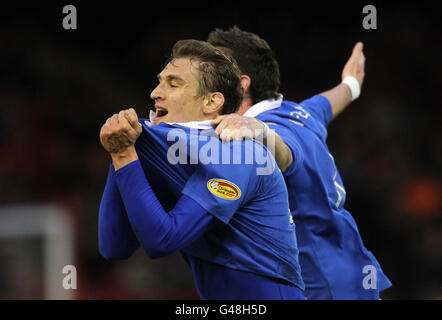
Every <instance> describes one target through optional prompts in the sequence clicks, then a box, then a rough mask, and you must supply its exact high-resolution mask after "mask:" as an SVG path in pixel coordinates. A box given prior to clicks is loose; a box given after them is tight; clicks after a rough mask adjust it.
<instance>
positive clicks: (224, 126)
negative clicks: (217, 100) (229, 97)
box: [212, 113, 264, 143]
mask: <svg viewBox="0 0 442 320" xmlns="http://www.w3.org/2000/svg"><path fill="white" fill-rule="evenodd" d="M212 125H213V126H217V127H216V129H215V131H216V133H217V134H218V136H219V137H220V139H221V140H222V141H223V142H224V143H225V142H229V141H231V140H237V141H241V140H244V139H254V138H256V136H258V135H259V134H262V132H263V130H264V123H263V122H261V121H259V120H258V119H255V118H250V117H242V116H239V115H237V114H234V113H232V114H228V115H222V116H218V117H217V118H215V119H214V120H212Z"/></svg>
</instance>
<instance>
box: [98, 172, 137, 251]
mask: <svg viewBox="0 0 442 320" xmlns="http://www.w3.org/2000/svg"><path fill="white" fill-rule="evenodd" d="M139 246H140V244H139V242H138V239H137V238H136V236H135V234H134V232H133V230H132V227H131V225H130V222H129V219H128V218H127V214H126V209H125V208H124V203H123V200H122V199H121V196H120V192H119V190H118V187H117V183H116V180H115V169H114V166H113V165H112V164H111V165H110V167H109V173H108V176H107V181H106V185H105V187H104V192H103V196H102V197H101V202H100V208H99V212H98V250H99V252H100V254H101V255H102V256H103V257H104V258H106V259H108V260H119V259H128V258H129V257H130V256H131V255H132V254H133V253H134V252H135V250H137V249H138V248H139Z"/></svg>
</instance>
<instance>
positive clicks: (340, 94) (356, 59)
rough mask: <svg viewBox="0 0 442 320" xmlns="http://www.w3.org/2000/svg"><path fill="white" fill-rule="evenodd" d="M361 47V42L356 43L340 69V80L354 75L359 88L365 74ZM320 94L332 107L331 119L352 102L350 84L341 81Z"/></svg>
mask: <svg viewBox="0 0 442 320" xmlns="http://www.w3.org/2000/svg"><path fill="white" fill-rule="evenodd" d="M363 47H364V46H363V43H362V42H358V43H356V45H355V46H354V48H353V52H352V54H351V56H350V58H349V59H348V61H347V63H346V64H345V66H344V69H343V70H342V81H344V79H346V77H348V76H350V77H354V78H355V79H356V80H357V82H358V84H359V88H361V87H362V83H363V82H364V76H365V56H364V53H363ZM320 94H321V95H322V96H324V97H326V98H327V99H328V100H329V102H330V104H331V108H332V113H333V119H334V118H335V117H336V116H337V115H339V114H340V113H341V112H342V111H343V110H344V109H345V108H346V107H347V106H348V105H349V104H350V103H351V102H352V93H351V91H350V86H349V85H348V84H347V83H344V82H341V83H340V84H338V85H337V86H336V87H334V88H333V89H330V90H327V91H324V92H322V93H320ZM354 98H356V97H354Z"/></svg>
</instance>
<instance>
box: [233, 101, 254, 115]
mask: <svg viewBox="0 0 442 320" xmlns="http://www.w3.org/2000/svg"><path fill="white" fill-rule="evenodd" d="M251 106H253V101H252V99H251V98H248V97H245V98H244V99H243V100H242V103H241V106H240V107H239V109H238V111H237V112H236V113H237V114H239V115H240V116H242V115H243V114H244V113H245V112H246V111H247V110H249V109H250V107H251Z"/></svg>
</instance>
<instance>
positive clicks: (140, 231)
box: [99, 40, 304, 299]
mask: <svg viewBox="0 0 442 320" xmlns="http://www.w3.org/2000/svg"><path fill="white" fill-rule="evenodd" d="M158 79H159V84H158V86H157V87H156V88H155V89H154V90H153V91H152V93H151V98H152V99H153V100H155V108H156V114H154V115H152V116H151V121H140V122H138V119H137V116H136V113H135V110H133V109H128V110H123V111H121V112H120V113H119V114H116V115H114V116H112V117H111V118H109V119H108V120H107V121H106V123H105V124H104V125H103V127H102V129H101V132H100V140H101V143H102V145H103V147H104V148H105V149H106V150H107V151H108V152H109V153H110V155H111V158H112V165H111V167H110V170H109V175H108V180H107V183H106V186H105V190H104V194H103V197H102V200H101V204H100V212H99V247H100V252H101V254H102V255H103V256H104V257H106V258H108V259H127V258H129V257H130V256H131V255H132V254H133V252H134V251H135V250H136V249H137V248H138V247H139V245H140V244H141V245H142V246H143V248H144V250H145V251H146V252H147V254H148V255H149V256H150V257H152V258H157V257H162V256H165V255H168V254H171V253H174V252H176V251H178V250H181V253H182V254H183V257H184V258H185V260H186V262H187V263H188V264H189V266H190V268H191V270H192V272H193V275H194V280H195V284H196V287H197V290H198V293H199V295H200V297H201V298H202V299H304V296H303V294H302V289H303V288H304V285H303V282H302V279H301V277H300V269H299V263H298V249H297V244H296V236H295V233H294V231H295V230H294V229H295V226H294V224H293V223H292V221H291V216H290V213H289V204H288V200H287V199H288V194H287V189H286V187H285V183H284V179H283V176H282V174H281V173H280V171H279V170H277V169H276V170H275V168H276V163H275V162H274V159H273V157H272V156H271V155H270V153H267V150H266V148H265V147H263V145H262V144H260V143H258V142H255V141H252V140H248V141H243V142H241V143H239V144H235V143H230V144H222V143H221V142H220V141H219V139H218V136H217V135H216V134H215V132H214V130H213V127H212V126H211V119H214V118H215V117H216V116H217V115H219V114H220V113H228V112H234V111H235V110H236V109H237V108H238V107H239V105H240V103H241V100H242V93H243V91H242V88H241V84H240V72H239V69H238V67H237V66H236V64H234V63H233V61H232V60H231V59H230V58H228V57H227V56H226V55H224V54H222V53H221V51H219V50H216V49H215V48H213V47H212V46H210V45H209V44H207V43H205V42H200V41H196V40H186V41H179V42H178V43H177V44H176V45H175V46H174V49H173V52H172V59H171V60H170V61H169V63H168V64H167V65H166V67H165V68H164V69H163V71H161V72H160V73H159V75H158ZM201 120H206V121H201ZM189 121H191V122H189ZM140 123H141V124H142V126H140V125H139V124H140ZM203 129H206V130H203ZM177 137H178V141H177V139H176V138H177ZM235 145H236V146H239V148H235ZM204 148H205V149H204ZM195 149H196V150H199V151H198V152H196V153H195V152H192V150H193V151H195ZM209 149H210V152H208V150H209ZM201 150H206V153H204V152H202V151H201ZM238 151H239V152H240V153H239V154H238V153H236V152H238ZM255 152H256V154H262V155H264V156H266V155H268V157H267V159H269V161H271V163H270V166H267V169H269V168H270V169H271V170H265V169H266V168H262V166H261V165H260V164H258V163H257V162H256V161H252V162H251V163H244V161H242V162H241V163H238V162H235V161H232V159H234V158H235V157H238V155H240V156H241V158H240V159H245V158H246V157H247V156H248V155H250V154H252V155H254V154H255ZM177 153H178V155H177ZM202 154H206V155H207V157H208V158H211V159H212V160H213V159H215V160H216V161H214V163H207V164H202V163H201V162H202V161H201V159H196V157H199V156H201V155H202ZM214 154H216V155H215V156H214ZM195 155H197V156H195ZM226 155H227V157H226ZM206 160H207V159H206ZM257 169H263V170H264V171H265V174H261V175H258V174H257Z"/></svg>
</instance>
